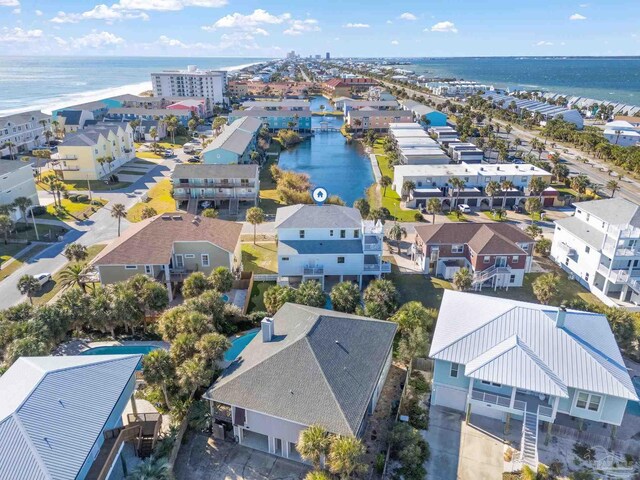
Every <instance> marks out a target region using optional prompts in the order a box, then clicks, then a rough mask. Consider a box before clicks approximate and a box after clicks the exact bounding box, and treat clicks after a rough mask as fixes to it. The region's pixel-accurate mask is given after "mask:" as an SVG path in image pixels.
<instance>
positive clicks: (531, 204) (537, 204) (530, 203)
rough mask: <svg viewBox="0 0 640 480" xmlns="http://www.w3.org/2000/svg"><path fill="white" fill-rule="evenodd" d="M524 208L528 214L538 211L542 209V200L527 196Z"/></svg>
mask: <svg viewBox="0 0 640 480" xmlns="http://www.w3.org/2000/svg"><path fill="white" fill-rule="evenodd" d="M525 208H526V209H527V212H529V214H531V215H533V214H534V213H540V212H541V211H542V202H541V201H540V199H539V198H538V197H529V198H527V201H526V202H525Z"/></svg>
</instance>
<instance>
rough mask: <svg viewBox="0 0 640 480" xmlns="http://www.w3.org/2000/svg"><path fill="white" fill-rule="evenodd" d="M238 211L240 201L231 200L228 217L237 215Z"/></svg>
mask: <svg viewBox="0 0 640 480" xmlns="http://www.w3.org/2000/svg"><path fill="white" fill-rule="evenodd" d="M239 211H240V200H238V199H237V198H232V199H231V200H229V215H237V214H238V212H239Z"/></svg>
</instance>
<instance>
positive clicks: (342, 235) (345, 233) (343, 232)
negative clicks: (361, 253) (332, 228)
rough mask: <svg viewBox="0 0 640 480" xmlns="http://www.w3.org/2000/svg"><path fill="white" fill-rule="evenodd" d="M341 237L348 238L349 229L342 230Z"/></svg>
mask: <svg viewBox="0 0 640 480" xmlns="http://www.w3.org/2000/svg"><path fill="white" fill-rule="evenodd" d="M340 238H347V231H346V230H340Z"/></svg>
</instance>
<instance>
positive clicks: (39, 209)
mask: <svg viewBox="0 0 640 480" xmlns="http://www.w3.org/2000/svg"><path fill="white" fill-rule="evenodd" d="M31 213H32V214H33V215H35V216H36V217H39V216H40V215H44V214H45V213H47V207H43V206H42V205H36V206H35V207H31Z"/></svg>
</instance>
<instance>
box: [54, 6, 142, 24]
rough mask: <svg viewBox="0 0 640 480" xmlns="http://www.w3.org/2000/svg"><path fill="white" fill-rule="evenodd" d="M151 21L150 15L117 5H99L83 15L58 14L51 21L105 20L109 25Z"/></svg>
mask: <svg viewBox="0 0 640 480" xmlns="http://www.w3.org/2000/svg"><path fill="white" fill-rule="evenodd" d="M136 18H139V19H142V20H149V15H147V14H146V13H144V12H135V11H133V12H131V11H127V10H122V9H120V7H118V5H117V4H114V5H112V6H111V7H108V6H107V5H105V4H99V5H96V6H95V7H93V8H92V9H91V10H88V11H86V12H83V13H65V12H58V14H57V15H56V16H55V17H53V18H52V19H51V22H53V23H78V22H80V21H82V20H105V21H106V22H107V23H111V22H114V21H116V20H132V19H136Z"/></svg>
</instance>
